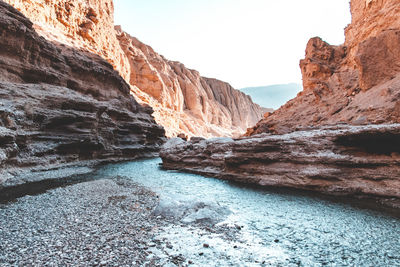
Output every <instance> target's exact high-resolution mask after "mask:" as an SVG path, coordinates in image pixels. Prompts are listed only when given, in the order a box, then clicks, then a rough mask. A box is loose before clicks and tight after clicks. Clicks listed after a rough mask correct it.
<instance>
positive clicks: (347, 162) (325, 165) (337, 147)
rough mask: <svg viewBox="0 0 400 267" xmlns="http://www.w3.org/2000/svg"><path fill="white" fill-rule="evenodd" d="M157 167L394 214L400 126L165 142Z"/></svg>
mask: <svg viewBox="0 0 400 267" xmlns="http://www.w3.org/2000/svg"><path fill="white" fill-rule="evenodd" d="M160 154H161V157H162V160H163V167H164V168H166V169H174V170H183V171H188V172H193V173H197V174H202V175H206V176H211V177H217V178H222V179H226V180H232V181H238V182H244V183H252V184H257V185H261V186H266V187H285V188H296V189H302V190H309V191H316V192H320V193H324V194H328V195H336V196H351V197H354V198H370V199H374V200H378V201H379V202H380V203H383V204H385V205H389V206H392V207H395V208H400V190H399V188H400V124H393V125H381V126H348V125H347V126H346V125H343V126H336V127H323V128H320V129H309V130H303V131H297V132H293V133H289V134H283V135H269V134H261V135H257V136H254V137H247V138H246V137H244V138H241V139H236V140H233V139H231V138H214V139H208V140H206V139H202V138H193V139H192V140H190V141H184V140H182V139H180V138H175V139H171V140H169V141H168V142H167V143H166V144H165V145H164V146H163V148H162V150H161V153H160Z"/></svg>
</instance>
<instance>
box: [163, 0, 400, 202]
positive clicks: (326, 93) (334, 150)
mask: <svg viewBox="0 0 400 267" xmlns="http://www.w3.org/2000/svg"><path fill="white" fill-rule="evenodd" d="M399 8H400V2H399V1H398V0H386V1H380V0H376V1H374V0H367V1H365V0H352V1H351V11H352V15H353V20H352V24H351V25H349V26H348V27H347V29H346V43H345V44H344V45H341V46H332V45H329V44H327V43H326V42H324V41H323V40H321V39H320V38H312V39H311V40H310V41H309V42H308V44H307V48H306V56H305V59H303V60H302V61H301V62H300V67H301V71H302V74H303V85H304V90H303V91H302V92H300V93H299V94H298V95H297V97H296V98H294V99H293V100H291V101H289V102H288V103H287V104H285V105H284V106H282V107H281V108H280V109H278V110H276V111H275V112H273V113H267V114H265V116H264V119H262V120H261V121H260V122H259V123H257V125H256V126H255V127H253V128H250V129H248V131H247V135H249V137H243V138H239V139H235V140H233V139H230V138H225V139H220V138H217V139H210V140H202V139H198V138H195V139H192V140H191V141H190V142H185V141H183V140H181V139H173V140H170V141H169V142H168V143H167V144H166V145H164V147H163V149H162V150H161V153H160V154H161V157H162V159H163V166H164V168H166V169H177V170H184V171H188V172H194V173H199V174H203V175H207V176H212V177H217V178H222V179H228V180H234V181H239V182H245V183H253V184H258V185H262V186H267V187H288V188H297V189H302V190H310V191H317V192H321V193H324V194H330V195H336V196H342V195H346V196H351V197H352V198H363V199H365V198H369V199H374V200H377V201H378V202H379V203H382V204H385V205H389V206H392V207H394V208H396V209H399V208H400V194H399V192H400V190H399V189H400V160H399V159H400V158H399V153H400V144H399V137H400V126H399V124H388V123H399V122H400V69H399V66H400V38H399V37H400V25H399V21H400V16H398V14H399ZM348 124H360V125H358V126H355V125H348ZM376 124H381V125H376ZM328 125H329V126H328Z"/></svg>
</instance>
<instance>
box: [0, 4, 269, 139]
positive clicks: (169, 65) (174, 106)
mask: <svg viewBox="0 0 400 267" xmlns="http://www.w3.org/2000/svg"><path fill="white" fill-rule="evenodd" d="M5 1H6V2H8V3H10V4H12V5H13V6H15V7H16V8H18V9H19V10H20V11H21V12H22V13H23V14H25V15H26V16H27V17H29V18H30V19H31V20H32V21H33V22H34V23H35V24H34V27H35V29H36V30H37V31H38V32H39V33H40V34H41V35H42V36H44V37H45V38H46V39H48V40H53V41H57V42H60V43H63V44H66V45H68V46H71V47H75V48H80V49H84V50H86V51H89V52H91V53H95V54H98V55H100V56H101V57H103V58H104V59H106V60H107V61H108V62H109V63H111V64H112V65H113V66H114V68H115V69H116V70H118V71H119V73H120V74H121V76H122V77H123V78H124V79H125V81H126V82H127V83H129V84H130V87H131V93H132V95H134V96H135V98H136V100H137V101H139V102H140V103H142V104H145V105H150V106H151V107H152V108H153V109H154V117H155V119H156V121H157V123H159V124H160V125H162V126H164V128H165V129H166V135H167V136H177V135H178V134H185V135H187V136H204V137H213V136H238V135H241V134H243V133H244V132H245V131H246V129H247V128H248V127H251V126H253V125H254V124H255V123H257V122H258V121H259V120H260V119H261V118H262V117H263V114H264V110H263V109H262V108H261V107H260V106H258V105H257V104H254V103H253V102H252V100H251V98H250V97H249V96H247V95H245V94H243V93H241V92H240V91H238V90H235V89H233V88H232V87H231V86H230V85H229V84H227V83H225V82H222V81H219V80H216V79H209V78H204V77H201V76H200V74H199V73H198V72H197V71H195V70H190V69H188V68H186V67H185V66H184V65H183V64H181V63H179V62H174V61H169V60H167V59H165V58H164V57H163V56H161V55H159V54H158V53H156V52H155V51H154V50H153V49H152V48H151V47H150V46H148V45H145V44H143V43H142V42H140V41H139V40H137V39H136V38H134V37H131V36H130V35H129V34H127V33H125V32H124V31H122V29H121V27H115V29H114V19H113V11H114V10H113V9H114V8H113V1H112V0H101V1H95V0H84V1H70V0H56V1H47V0H29V1H26V0H5Z"/></svg>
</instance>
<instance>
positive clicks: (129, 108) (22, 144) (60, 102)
mask: <svg viewBox="0 0 400 267" xmlns="http://www.w3.org/2000/svg"><path fill="white" fill-rule="evenodd" d="M48 2H49V1H48ZM0 36H1V38H0V54H1V56H0V96H1V97H0V98H1V102H0V103H1V105H0V164H1V170H0V187H3V186H10V185H15V184H18V183H24V182H25V181H26V180H22V179H19V178H18V177H19V175H21V173H24V172H25V171H26V172H29V171H39V170H46V169H51V168H53V169H57V168H60V167H61V166H66V165H68V164H70V163H77V162H81V161H85V160H111V159H113V160H114V159H129V158H136V157H143V156H154V155H155V154H156V153H157V152H158V150H159V148H160V145H161V144H162V143H163V142H164V141H165V140H164V129H163V128H162V127H161V126H159V125H157V124H156V123H155V121H154V119H153V117H152V116H151V113H152V110H151V108H146V107H142V106H141V105H139V104H138V103H137V102H136V101H135V99H134V98H133V97H131V96H130V87H129V85H128V84H127V83H126V82H125V81H124V80H123V79H122V78H121V76H120V75H119V74H118V72H116V71H115V70H114V69H113V67H112V66H111V65H110V64H109V63H108V62H107V61H105V60H104V59H102V58H101V57H99V56H97V55H95V54H92V53H89V52H87V51H80V50H77V49H73V48H71V47H69V46H65V45H61V44H59V43H52V42H49V41H47V40H46V39H44V38H43V37H41V36H39V35H38V34H37V33H36V32H35V30H34V29H33V24H32V22H31V21H30V20H28V19H27V18H26V17H24V16H23V15H22V14H21V13H20V12H18V11H17V10H16V9H14V8H13V7H12V6H10V5H8V4H6V3H4V2H2V1H0ZM24 177H25V178H26V177H27V176H24ZM35 177H36V178H35V179H45V177H44V176H42V174H40V173H36V175H35Z"/></svg>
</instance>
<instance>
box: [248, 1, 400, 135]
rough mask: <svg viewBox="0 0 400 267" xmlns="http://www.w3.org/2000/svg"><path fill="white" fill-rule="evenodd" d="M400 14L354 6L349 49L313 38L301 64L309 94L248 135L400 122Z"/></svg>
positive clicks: (393, 7) (392, 6)
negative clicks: (319, 127)
mask: <svg viewBox="0 0 400 267" xmlns="http://www.w3.org/2000/svg"><path fill="white" fill-rule="evenodd" d="M399 12H400V3H399V1H396V0H385V1H383V0H352V1H351V13H352V22H351V24H350V25H349V26H348V27H347V28H346V31H345V35H346V41H345V44H344V45H341V46H332V45H329V44H328V43H326V42H324V41H323V40H321V39H320V38H312V39H311V40H310V41H309V42H308V44H307V48H306V56H305V59H303V60H302V61H301V62H300V67H301V71H302V74H303V87H304V90H303V91H302V92H301V93H299V95H298V96H297V97H296V98H294V99H293V100H291V101H289V102H288V103H287V104H286V105H284V106H283V107H281V108H280V109H279V110H277V111H275V112H274V113H272V114H269V115H268V116H266V118H264V119H263V120H261V121H260V122H259V123H258V124H257V125H256V126H255V127H254V128H251V129H249V130H248V132H247V135H254V134H258V133H263V132H275V133H284V132H290V131H293V130H295V129H296V128H303V127H308V126H316V125H330V124H337V123H351V124H381V123H395V122H400V67H399V66H400V17H399V16H398V14H399Z"/></svg>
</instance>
